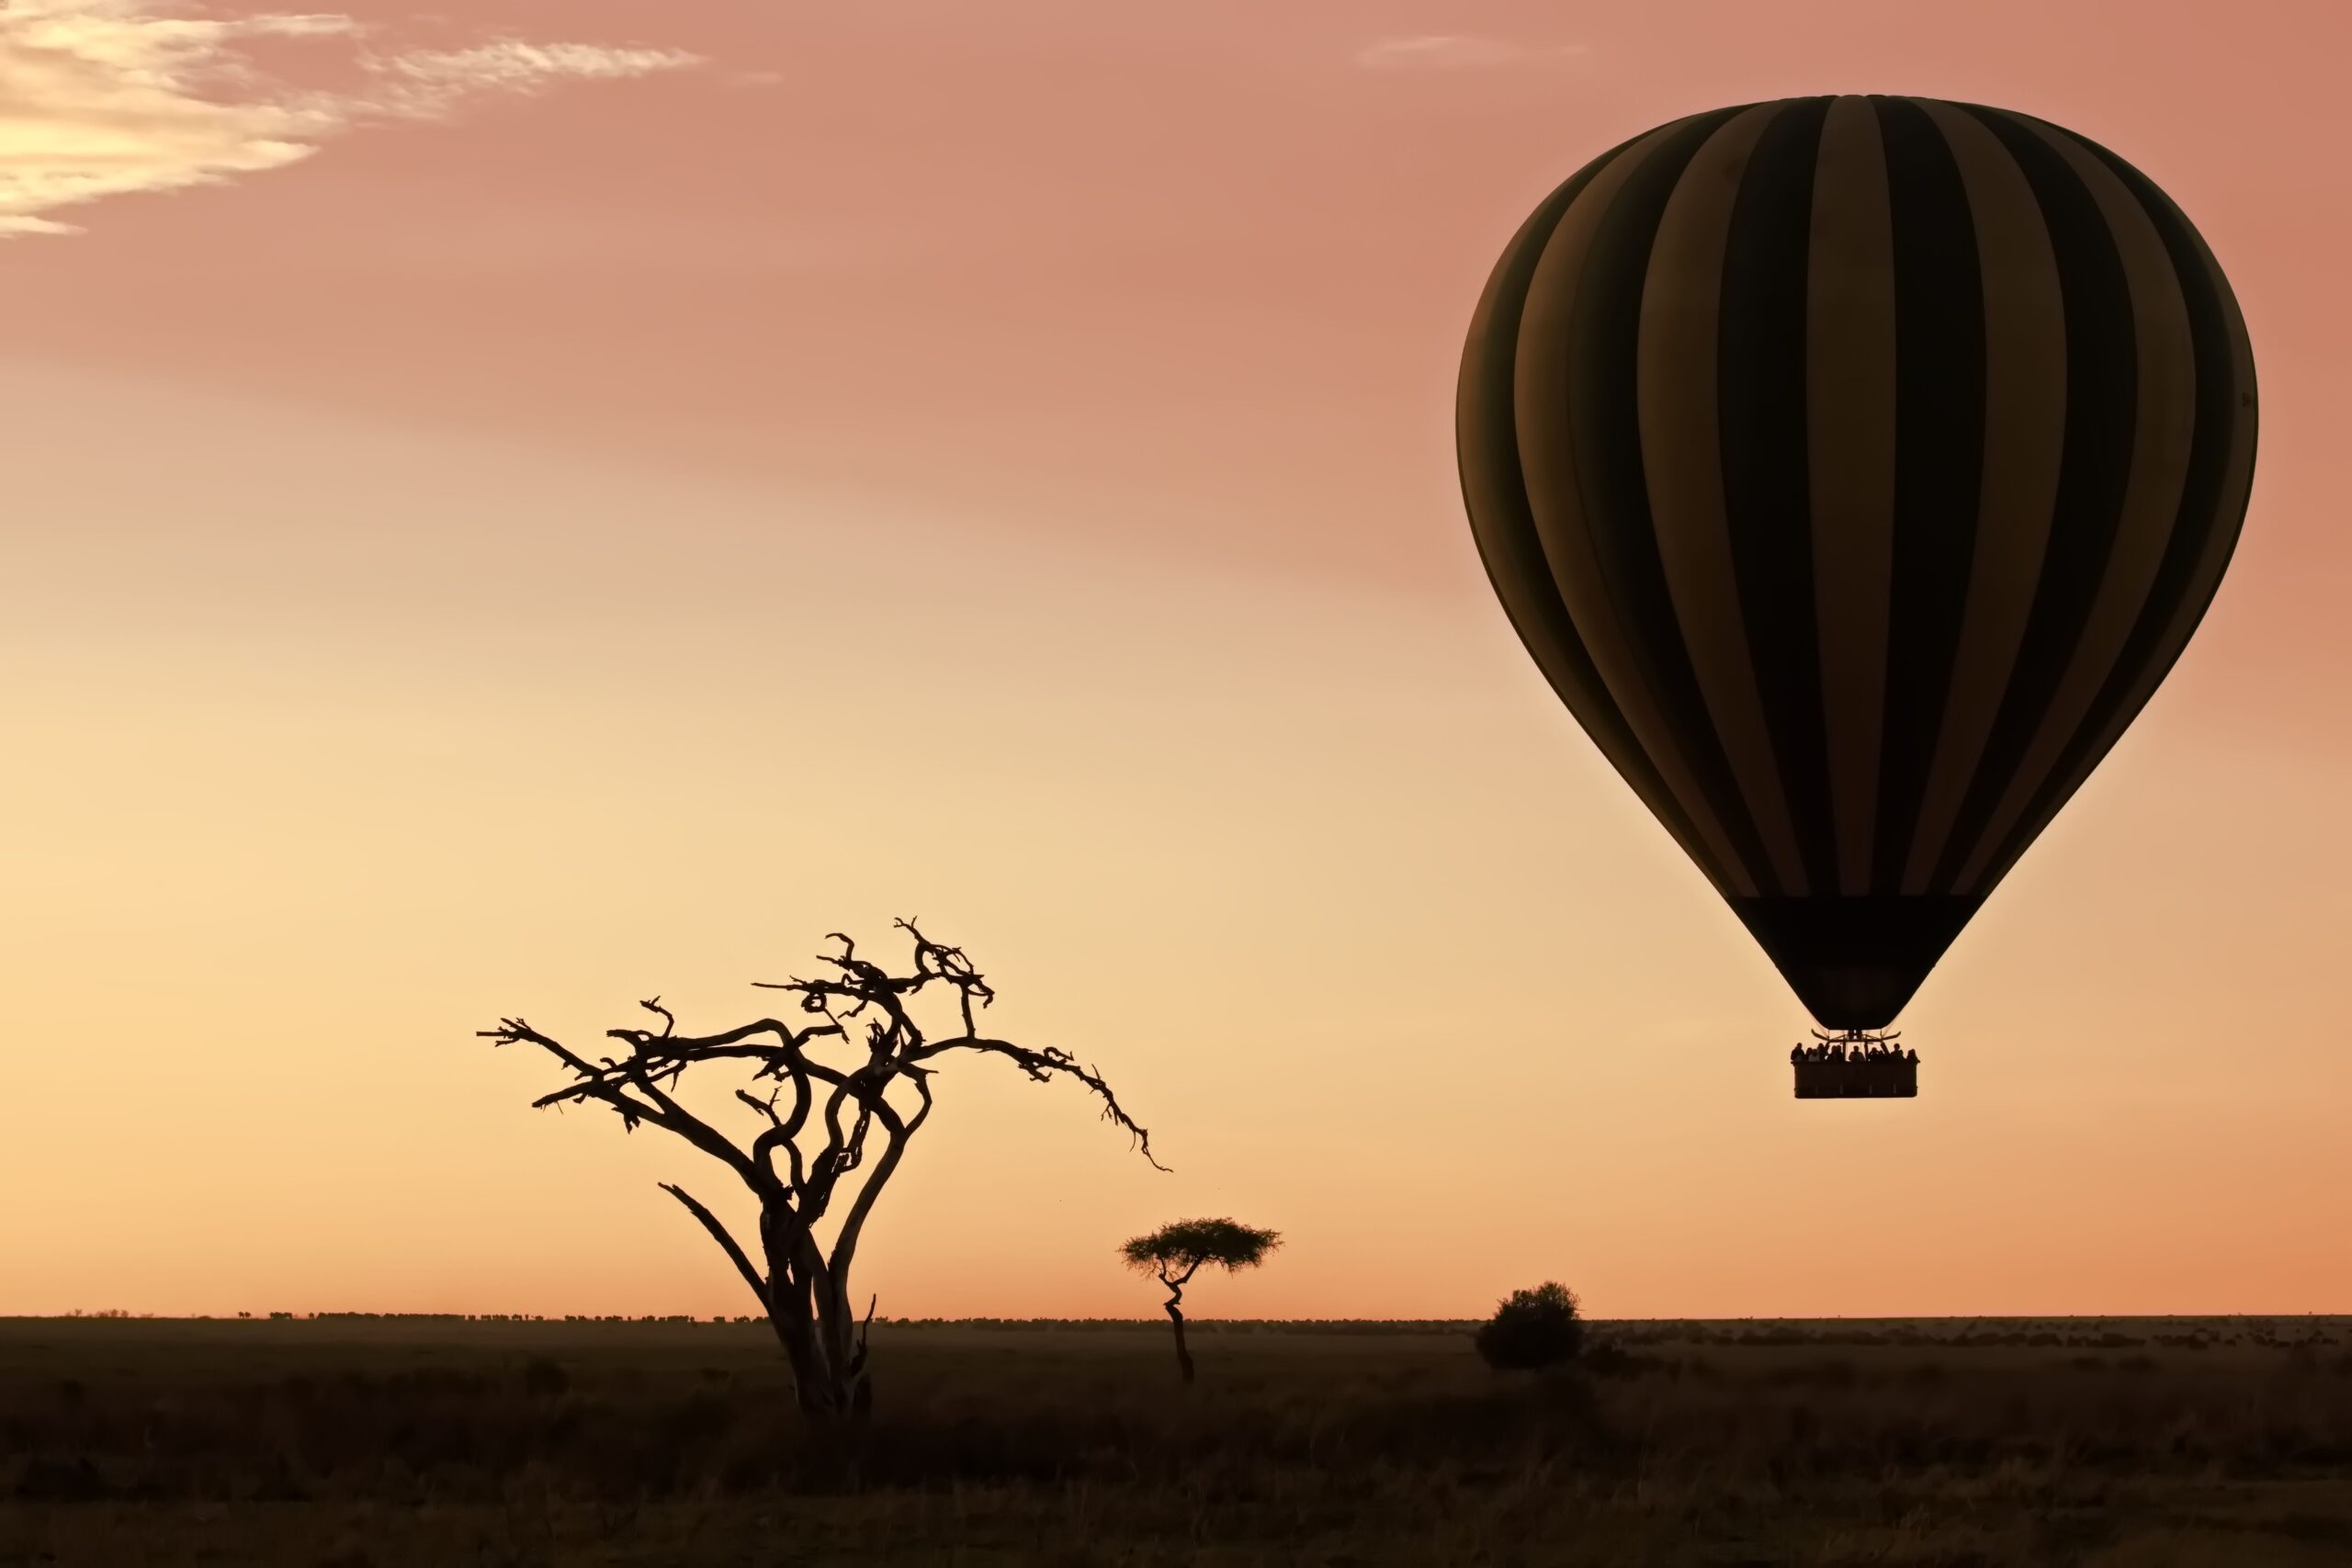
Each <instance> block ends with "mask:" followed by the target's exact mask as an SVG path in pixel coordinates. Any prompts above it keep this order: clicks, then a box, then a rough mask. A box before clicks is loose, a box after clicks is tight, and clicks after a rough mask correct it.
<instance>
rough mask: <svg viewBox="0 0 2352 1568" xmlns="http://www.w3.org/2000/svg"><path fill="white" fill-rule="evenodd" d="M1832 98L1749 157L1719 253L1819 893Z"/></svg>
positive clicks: (1773, 707)
mask: <svg viewBox="0 0 2352 1568" xmlns="http://www.w3.org/2000/svg"><path fill="white" fill-rule="evenodd" d="M1828 112H1829V100H1828V99H1827V98H1808V99H1804V100H1801V101H1798V102H1794V103H1792V104H1791V105H1790V106H1789V107H1788V109H1787V110H1786V111H1785V112H1784V113H1782V114H1781V116H1780V117H1779V118H1776V119H1775V120H1773V122H1772V123H1771V124H1770V126H1768V127H1766V128H1765V130H1764V134H1763V135H1762V136H1761V137H1759V138H1758V141H1757V143H1756V151H1755V152H1754V153H1753V154H1752V155H1751V156H1750V157H1749V159H1748V161H1747V174H1746V175H1745V177H1743V178H1742V179H1741V181H1740V186H1739V196H1738V199H1737V200H1736V203H1735V204H1734V206H1733V209H1732V218H1731V231H1730V234H1729V236H1728V238H1727V240H1726V243H1725V245H1724V291H1723V306H1722V317H1721V321H1720V325H1719V326H1718V329H1717V340H1716V341H1717V344H1718V355H1719V358H1718V365H1717V370H1716V384H1715V402H1716V421H1717V428H1718V431H1719V433H1720V439H1721V441H1722V444H1723V468H1724V517H1725V521H1726V522H1727V523H1728V524H1729V525H1730V531H1731V544H1732V560H1733V566H1734V569H1735V570H1736V573H1737V575H1738V579H1739V600H1740V610H1741V614H1742V615H1743V617H1744V618H1745V619H1746V621H1747V637H1748V649H1749V657H1750V658H1751V660H1753V661H1754V664H1755V668H1756V681H1757V689H1758V692H1759V693H1760V694H1761V695H1762V698H1763V703H1764V711H1765V713H1766V715H1767V716H1769V717H1770V725H1771V734H1772V751H1773V755H1774V757H1775V758H1776V759H1777V760H1778V761H1779V764H1780V770H1781V790H1782V792H1783V794H1784V795H1785V796H1786V798H1787V800H1788V803H1789V815H1790V818H1792V821H1793V822H1794V823H1795V825H1796V832H1797V838H1798V841H1799V843H1800V845H1801V846H1802V848H1803V851H1804V867H1805V875H1806V877H1807V878H1808V880H1809V881H1810V882H1811V884H1812V887H1813V889H1814V891H1815V892H1817V893H1824V894H1826V893H1830V892H1834V891H1835V890H1836V888H1837V886H1838V858H1837V845H1838V839H1837V831H1836V829H1835V826H1834V825H1833V823H1832V820H1831V815H1830V799H1829V742H1828V738H1827V732H1826V724H1825V723H1824V720H1823V717H1822V705H1821V660H1820V649H1819V645H1818V642H1817V641H1816V637H1815V614H1814V592H1813V583H1814V572H1813V504H1812V489H1811V481H1810V479H1809V477H1808V470H1807V461H1806V432H1805V398H1806V388H1805V286H1806V262H1807V257H1808V254H1809V252H1810V250H1811V247H1812V222H1813V182H1814V167H1815V159H1816V157H1817V156H1818V154H1819V152H1820V147H1821V127H1822V121H1823V120H1824V118H1826V116H1827V115H1828Z"/></svg>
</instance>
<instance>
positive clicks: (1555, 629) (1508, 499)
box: [1456, 137, 1728, 892]
mask: <svg viewBox="0 0 2352 1568" xmlns="http://www.w3.org/2000/svg"><path fill="white" fill-rule="evenodd" d="M1639 140H1640V138H1639V137H1636V138H1634V139H1633V141H1625V142H1623V143H1620V144H1619V145H1618V146H1616V147H1614V148H1611V150H1610V151H1609V152H1606V153H1603V154H1602V155H1601V156H1600V157H1598V158H1596V159H1594V160H1593V161H1592V162H1591V163H1589V164H1586V165H1585V166H1584V167H1583V168H1582V169H1579V170H1578V171H1577V173H1576V174H1575V175H1571V176H1570V177H1569V179H1568V181H1567V182H1566V184H1565V185H1563V186H1560V187H1559V188H1558V189H1556V190H1555V191H1554V192H1553V193H1552V194H1551V196H1550V197H1546V198H1545V199H1544V203H1543V205H1542V206H1540V207H1538V208H1537V209H1535V211H1534V213H1533V214H1532V216H1531V217H1530V218H1529V219H1528V220H1527V222H1526V223H1525V224H1524V225H1522V226H1521V231H1520V232H1519V234H1518V235H1517V236H1516V237H1515V238H1514V240H1513V241H1512V243H1511V246H1510V249H1509V250H1508V251H1507V252H1506V253H1505V254H1504V256H1503V259H1502V261H1501V263H1500V264H1499V265H1498V267H1497V269H1496V274H1495V276H1494V279H1493V281H1492V285H1491V288H1492V306H1491V309H1492V315H1491V317H1490V318H1489V320H1488V321H1487V322H1486V323H1485V327H1486V330H1485V332H1484V333H1483V334H1482V335H1481V337H1480V338H1479V341H1478V343H1477V344H1476V347H1475V349H1474V351H1473V356H1472V359H1471V360H1470V362H1469V363H1468V364H1466V365H1465V366H1464V375H1463V385H1462V389H1461V393H1460V400H1459V404H1460V406H1459V431H1458V435H1457V446H1456V457H1457V467H1458V468H1460V470H1461V473H1462V485H1463V494H1464V502H1465V504H1466V505H1467V506H1468V507H1469V510H1470V513H1471V522H1472V527H1471V537H1472V539H1473V540H1474V541H1475V542H1476V546H1477V548H1478V558H1479V559H1480V561H1481V562H1482V563H1484V565H1485V566H1486V569H1487V579H1488V581H1491V582H1492V583H1493V584H1494V586H1495V592H1496V597H1497V598H1498V599H1499V600H1501V601H1502V605H1503V612H1504V614H1505V615H1506V616H1508V617H1509V618H1510V623H1511V626H1512V627H1513V629H1514V630H1516V631H1517V632H1518V633H1519V635H1520V639H1521V641H1522V642H1524V643H1525V644H1527V646H1528V649H1529V651H1530V652H1531V653H1533V654H1534V655H1535V662H1536V666H1537V668H1538V669H1539V670H1541V671H1543V672H1544V676H1545V677H1546V678H1547V680H1548V681H1549V682H1550V684H1551V686H1552V688H1553V690H1554V691H1555V693H1556V694H1558V695H1559V697H1560V700H1561V701H1562V702H1563V703H1564V704H1565V705H1566V706H1567V709H1568V711H1569V712H1570V713H1571V714H1573V715H1574V716H1576V719H1577V723H1579V724H1581V725H1583V726H1584V728H1585V729H1586V731H1587V732H1588V733H1589V734H1590V735H1591V737H1592V739H1593V743H1594V744H1595V745H1596V746H1598V747H1599V748H1600V753H1601V755H1602V756H1604V757H1606V758H1607V759H1608V760H1609V761H1610V763H1611V765H1612V766H1613V767H1615V768H1616V769H1617V771H1618V772H1619V773H1622V774H1623V775H1624V777H1625V781H1626V782H1627V783H1628V784H1632V785H1633V787H1634V794H1635V795H1639V796H1640V797H1641V800H1642V803H1643V804H1644V805H1645V806H1647V807H1649V808H1650V810H1651V812H1652V813H1654V814H1655V815H1656V816H1657V818H1658V820H1659V821H1660V822H1662V823H1664V824H1665V826H1666V829H1667V831H1668V833H1670V834H1672V835H1673V837H1674V840H1675V841H1676V842H1677V843H1679V844H1680V845H1681V846H1682V850H1683V852H1684V853H1686V854H1688V855H1689V856H1690V857H1691V860H1692V861H1694V862H1695V863H1697V864H1698V866H1699V869H1700V870H1701V871H1702V872H1704V873H1705V874H1706V875H1707V878H1708V880H1709V881H1711V882H1713V883H1714V884H1715V886H1716V887H1717V888H1718V889H1721V890H1724V891H1726V892H1728V886H1727V884H1726V883H1725V881H1724V875H1723V871H1722V868H1720V867H1718V866H1717V865H1715V864H1714V863H1713V856H1712V855H1710V854H1709V853H1708V852H1707V847H1706V844H1705V841H1704V840H1702V838H1701V837H1700V835H1699V834H1698V832H1697V830H1696V829H1694V828H1693V826H1692V825H1691V819H1690V818H1689V816H1688V814H1686V813H1685V812H1684V811H1683V809H1682V807H1681V804H1680V802H1679V801H1678V800H1676V799H1675V797H1674V792H1673V791H1672V790H1670V789H1668V787H1667V785H1666V782H1665V780H1663V779H1662V778H1660V777H1659V776H1658V773H1657V768H1656V767H1654V766H1653V765H1652V764H1651V762H1650V760H1649V757H1648V755H1647V754H1646V753H1645V752H1644V751H1643V750H1642V748H1641V745H1640V742H1639V741H1638V740H1636V739H1634V732H1633V727H1632V726H1631V725H1629V724H1628V723H1627V722H1626V721H1625V716H1624V714H1623V711H1622V710H1620V709H1619V707H1618V706H1617V704H1616V702H1615V700H1614V699H1613V698H1611V696H1610V694H1609V686H1608V682H1605V681H1603V680H1602V679H1601V676H1600V671H1599V670H1597V669H1596V668H1595V667H1594V665H1593V662H1592V656H1591V654H1590V653H1589V651H1588V650H1587V649H1586V648H1585V645H1584V639H1583V638H1582V637H1579V636H1577V629H1576V623H1575V622H1574V621H1573V620H1572V619H1570V617H1569V615H1568V612H1567V607H1566V605H1565V604H1561V603H1560V595H1559V591H1558V589H1557V588H1556V587H1555V585H1554V583H1553V580H1552V573H1551V569H1550V567H1549V566H1548V565H1547V564H1546V563H1545V560H1544V546H1543V542H1542V540H1541V539H1540V538H1538V536H1537V535H1536V531H1535V522H1534V518H1533V516H1532V514H1531V513H1530V512H1529V509H1528V504H1527V493H1526V490H1525V487H1524V484H1523V483H1522V482H1521V480H1520V479H1519V474H1520V459H1519V429H1518V424H1517V422H1516V421H1515V420H1514V419H1513V418H1512V417H1511V380H1512V376H1513V374H1514V368H1515V367H1514V361H1515V360H1516V358H1517V356H1518V345H1519V324H1520V316H1521V310H1523V309H1524V308H1525V306H1526V303H1527V287H1528V283H1529V280H1530V279H1532V277H1533V276H1535V266H1536V263H1537V262H1538V261H1539V260H1540V259H1541V258H1542V256H1543V254H1544V244H1545V243H1547V242H1548V241H1549V240H1550V239H1551V237H1552V231H1554V230H1555V229H1556V228H1557V227H1558V226H1559V222H1560V218H1561V215H1562V214H1564V213H1566V211H1567V209H1568V207H1569V204H1570V203H1572V202H1574V201H1575V200H1576V198H1577V197H1578V196H1579V195H1580V194H1582V193H1583V191H1584V188H1585V186H1589V185H1590V184H1591V183H1592V179H1593V176H1594V175H1597V174H1599V173H1600V171H1601V170H1602V169H1603V168H1605V167H1607V166H1608V164H1609V162H1610V160H1611V159H1612V158H1615V157H1617V156H1618V155H1619V154H1621V153H1623V152H1624V151H1625V149H1626V148H1628V147H1630V146H1632V145H1633V144H1634V141H1639ZM1474 466H1475V467H1476V469H1477V470H1478V472H1479V473H1481V474H1483V475H1486V476H1488V477H1490V479H1492V480H1493V482H1494V485H1495V493H1493V494H1490V495H1488V496H1487V497H1486V498H1485V501H1486V504H1484V505H1481V504H1478V503H1477V502H1476V501H1474V500H1472V496H1473V493H1474V491H1477V490H1479V489H1481V488H1482V487H1480V486H1478V485H1476V484H1475V483H1474V482H1473V479H1472V478H1471V472H1470V470H1471V469H1472V468H1473V467H1474Z"/></svg>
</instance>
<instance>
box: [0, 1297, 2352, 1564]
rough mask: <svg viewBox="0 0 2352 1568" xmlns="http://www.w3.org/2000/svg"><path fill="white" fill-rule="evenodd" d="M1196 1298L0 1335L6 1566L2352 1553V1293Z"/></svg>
mask: <svg viewBox="0 0 2352 1568" xmlns="http://www.w3.org/2000/svg"><path fill="white" fill-rule="evenodd" d="M1203 1327H1204V1332H1203V1333H1202V1334H1201V1335H1200V1337H1199V1339H1198V1341H1197V1342H1196V1350H1197V1353H1198V1355H1199V1359H1200V1362H1201V1370H1202V1382H1201V1383H1200V1385H1199V1386H1198V1387H1196V1388H1195V1389H1193V1391H1191V1393H1189V1394H1187V1393H1184V1392H1183V1391H1182V1390H1180V1389H1179V1388H1178V1387H1177V1386H1176V1384H1175V1380H1174V1368H1173V1366H1172V1364H1171V1361H1172V1359H1171V1357H1170V1350H1169V1345H1168V1340H1167V1337H1166V1333H1165V1330H1164V1328H1161V1327H1155V1326H1147V1325H1067V1326H1056V1325H993V1326H985V1325H879V1326H877V1328H876V1334H875V1340H876V1345H875V1349H876V1366H877V1369H878V1371H879V1374H880V1382H879V1385H878V1393H879V1397H880V1414H879V1416H878V1417H877V1419H876V1421H875V1422H874V1424H873V1426H872V1427H871V1429H870V1430H868V1431H865V1432H864V1433H862V1434H860V1435H859V1436H858V1437H857V1438H856V1440H855V1441H854V1442H853V1443H851V1444H848V1445H846V1446H841V1445H824V1444H820V1443H816V1442H812V1441H811V1440H810V1439H809V1435H808V1434H807V1433H806V1432H805V1431H804V1429H803V1428H802V1427H801V1426H800V1424H799V1422H798V1421H797V1418H795V1417H794V1416H792V1414H791V1412H790V1409H789V1403H788V1400H787V1399H786V1390H785V1381H784V1376H783V1372H782V1369H781V1367H780V1366H779V1365H778V1360H777V1358H776V1356H775V1351H774V1349H773V1343H772V1341H770V1340H768V1339H767V1338H766V1337H765V1336H764V1333H763V1330H761V1329H759V1328H757V1327H755V1326H753V1325H731V1324H730V1325H670V1324H664V1325H602V1324H578V1325H574V1324H469V1323H446V1322H435V1323H419V1322H399V1321H380V1322H369V1321H356V1322H350V1321H343V1322H330V1321H312V1322H277V1323H268V1322H264V1323H170V1322H154V1321H147V1320H131V1321H93V1320H80V1321H71V1322H63V1323H61V1322H56V1321H46V1322H29V1321H18V1322H16V1323H13V1324H0V1568H16V1565H17V1564H31V1563H62V1564H84V1563H87V1564H97V1565H105V1568H116V1565H120V1568H136V1565H139V1564H149V1563H153V1564H159V1565H160V1564H174V1565H177V1564H193V1563H200V1562H201V1563H224V1564H230V1563H233V1564H244V1563H254V1564H274V1563H301V1564H312V1565H315V1564H337V1565H340V1568H361V1565H368V1568H395V1565H404V1564H412V1563H414V1564H428V1563H429V1564H432V1565H433V1568H453V1565H456V1564H462V1563H472V1562H485V1563H507V1564H518V1565H519V1564H539V1563H592V1564H593V1563H612V1564H619V1563H631V1564H638V1563H642V1564H653V1563H673V1562H724V1563H732V1562H744V1563H750V1562H760V1563H777V1562H853V1561H854V1562H921V1563H970V1564H984V1563H985V1564H1013V1563H1021V1564H1028V1563H1038V1564H1057V1563H1067V1564H1079V1563H1131V1564H1157V1563H1180V1562H1181V1563H1230V1564H1276V1563H1281V1564H1293V1563H1299V1564H1310V1563H1323V1564H1333V1565H1337V1564H1353V1565H1358V1568H1371V1565H1374V1564H1391V1563H1396V1564H1405V1563H1413V1564H1420V1563H1494V1564H1509V1563H1554V1562H1557V1563H1593V1564H1611V1565H1613V1564H1640V1563H1684V1562H1701V1563H1720V1564H1731V1563H1783V1562H1791V1563H1824V1564H1829V1563H1836V1564H1848V1563H1851V1564H1861V1563H1903V1564H1954V1565H1957V1564H1966V1563H1985V1564H2007V1563H2018V1564H2024V1563H2036V1564H2039V1563H2046V1562H2089V1563H2098V1564H2103V1565H2110V1568H2157V1565H2161V1564H2177V1563H2206V1562H2212V1563H2231V1564H2237V1563H2246V1564H2262V1563H2292V1564H2301V1563H2309V1564H2322V1563H2328V1564H2340V1563H2344V1562H2352V1323H2347V1322H2346V1320H2341V1319H2335V1320H2304V1319H2296V1320H2287V1321H2276V1320H2273V1321H2265V1320H2253V1319H2247V1320H2229V1321H2220V1320H2213V1321H2206V1322H2201V1323H2192V1322H2187V1321H2165V1322H2137V1323H2133V1322H2119V1321H2109V1322H2106V1323H2097V1324H2094V1323H2086V1322H2063V1321H2052V1322H2040V1323H2023V1322H1989V1321H1988V1322H1982V1323H1974V1324H1968V1323H1959V1322H1949V1323H1892V1324H1887V1323H1883V1324H1855V1323H1837V1324H1824V1323H1816V1324H1762V1323H1757V1324H1726V1323H1715V1324H1621V1325H1600V1326H1599V1329H1598V1332H1597V1335H1596V1340H1597V1344H1596V1349H1595V1352H1594V1355H1593V1357H1592V1359H1591V1362H1590V1364H1589V1366H1588V1367H1587V1369H1586V1370H1585V1371H1583V1372H1581V1373H1579V1374H1577V1375H1576V1376H1573V1377H1555V1378H1549V1379H1528V1378H1515V1377H1509V1376H1498V1375H1496V1374H1494V1373H1491V1372H1488V1371H1487V1370H1486V1369H1485V1368H1484V1367H1483V1366H1482V1365H1480V1364H1479V1362H1478V1361H1477V1359H1476V1357H1475V1356H1474V1355H1473V1354H1472V1353H1471V1350H1470V1348H1469V1341H1468V1337H1467V1332H1466V1328H1467V1325H1460V1326H1448V1325H1421V1326H1420V1328H1419V1331H1414V1332H1401V1331H1398V1330H1397V1329H1395V1328H1385V1329H1384V1328H1382V1327H1379V1326H1377V1325H1315V1326H1314V1327H1312V1328H1306V1329H1301V1328H1295V1327H1294V1328H1289V1329H1277V1328H1274V1327H1272V1326H1271V1325H1270V1326H1265V1327H1261V1328H1258V1329H1256V1330H1254V1331H1253V1329H1252V1328H1251V1327H1250V1325H1215V1324H1210V1325H1203Z"/></svg>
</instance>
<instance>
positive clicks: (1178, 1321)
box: [1168, 1296, 1193, 1383]
mask: <svg viewBox="0 0 2352 1568" xmlns="http://www.w3.org/2000/svg"><path fill="white" fill-rule="evenodd" d="M1181 1300H1182V1297H1179V1296H1170V1297H1169V1298H1168V1321H1169V1322H1170V1323H1172V1324H1174V1325H1176V1370H1177V1371H1181V1372H1182V1373H1183V1374H1184V1381H1185V1382H1188V1383H1189V1382H1192V1381H1193V1353H1192V1352H1191V1351H1190V1350H1187V1349H1186V1348H1184V1309H1183V1308H1182V1307H1181V1306H1178V1305H1177V1304H1176V1303H1178V1302H1179V1301H1181Z"/></svg>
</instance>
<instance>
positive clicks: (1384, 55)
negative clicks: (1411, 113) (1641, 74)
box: [1356, 33, 1590, 71]
mask: <svg viewBox="0 0 2352 1568" xmlns="http://www.w3.org/2000/svg"><path fill="white" fill-rule="evenodd" d="M1589 47H1590V46H1589V45H1586V44H1581V43H1555V44H1525V43H1514V42H1512V41H1511V40H1510V39H1498V38H1481V37H1479V36H1478V35H1476V34H1475V33H1421V34H1418V35H1416V36H1414V37H1411V38H1385V39H1374V41H1373V42H1371V43H1369V44H1366V45H1365V46H1364V47H1363V49H1362V50H1361V51H1358V52H1357V54H1356V63H1357V64H1358V65H1363V66H1366V67H1369V68H1370V69H1372V70H1374V71H1415V70H1419V71H1465V70H1475V69H1477V68H1479V67H1493V66H1498V65H1524V64H1532V63H1535V62H1540V61H1547V60H1566V59H1568V58H1570V57H1571V56H1574V55H1578V54H1583V53H1586V52H1587V51H1589Z"/></svg>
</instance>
